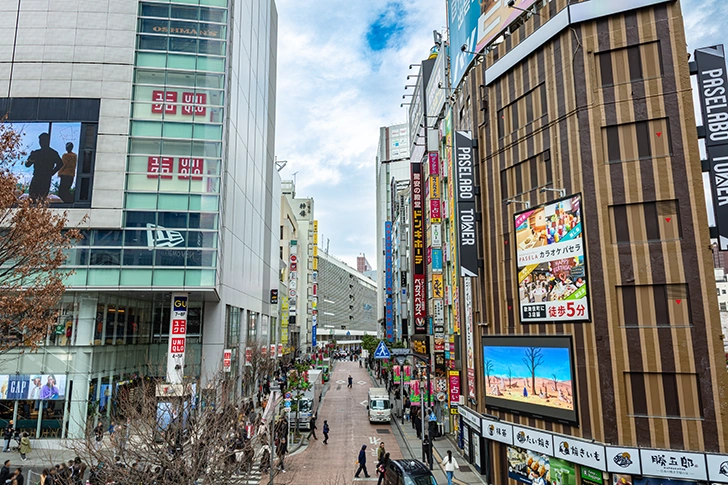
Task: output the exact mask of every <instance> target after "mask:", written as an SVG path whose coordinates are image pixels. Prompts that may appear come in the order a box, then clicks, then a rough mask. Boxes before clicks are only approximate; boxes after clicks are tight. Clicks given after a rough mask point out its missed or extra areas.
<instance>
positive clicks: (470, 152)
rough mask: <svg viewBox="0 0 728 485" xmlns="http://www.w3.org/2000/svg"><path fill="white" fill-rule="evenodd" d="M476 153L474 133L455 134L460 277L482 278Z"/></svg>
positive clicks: (460, 132) (462, 132)
mask: <svg viewBox="0 0 728 485" xmlns="http://www.w3.org/2000/svg"><path fill="white" fill-rule="evenodd" d="M474 162H475V150H474V149H473V135H472V133H471V132H470V131H456V132H455V167H454V169H455V180H456V184H457V187H456V188H457V205H458V207H457V212H458V213H457V221H458V222H457V230H458V242H459V245H458V249H459V251H458V253H459V254H460V276H463V277H466V278H468V277H476V276H478V247H477V245H476V241H477V237H476V234H475V163H474Z"/></svg>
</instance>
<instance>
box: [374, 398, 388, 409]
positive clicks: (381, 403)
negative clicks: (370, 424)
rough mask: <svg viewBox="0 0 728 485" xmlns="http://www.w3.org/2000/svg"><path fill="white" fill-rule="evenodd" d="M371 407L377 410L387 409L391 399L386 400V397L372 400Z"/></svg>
mask: <svg viewBox="0 0 728 485" xmlns="http://www.w3.org/2000/svg"><path fill="white" fill-rule="evenodd" d="M370 407H371V408H372V409H373V410H375V411H384V410H385V409H389V401H385V400H384V399H377V400H372V401H371V403H370Z"/></svg>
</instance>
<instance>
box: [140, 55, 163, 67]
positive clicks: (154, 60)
mask: <svg viewBox="0 0 728 485" xmlns="http://www.w3.org/2000/svg"><path fill="white" fill-rule="evenodd" d="M136 65H137V66H140V67H165V66H166V65H167V56H166V55H164V54H155V53H152V52H137V55H136Z"/></svg>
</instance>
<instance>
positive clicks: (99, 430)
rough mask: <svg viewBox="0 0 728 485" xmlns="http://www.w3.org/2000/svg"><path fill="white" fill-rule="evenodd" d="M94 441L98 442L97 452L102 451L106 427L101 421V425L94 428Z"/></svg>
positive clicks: (96, 445)
mask: <svg viewBox="0 0 728 485" xmlns="http://www.w3.org/2000/svg"><path fill="white" fill-rule="evenodd" d="M94 437H95V438H94V439H95V440H96V444H95V448H96V451H98V450H100V449H101V442H102V440H103V439H104V425H103V424H102V423H101V422H100V421H99V424H98V425H97V426H96V427H95V428H94Z"/></svg>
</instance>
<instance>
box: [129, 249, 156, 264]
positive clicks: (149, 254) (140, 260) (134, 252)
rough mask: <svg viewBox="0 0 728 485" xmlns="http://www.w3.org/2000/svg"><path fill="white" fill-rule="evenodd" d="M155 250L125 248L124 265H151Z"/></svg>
mask: <svg viewBox="0 0 728 485" xmlns="http://www.w3.org/2000/svg"><path fill="white" fill-rule="evenodd" d="M153 263H154V251H150V250H149V249H124V266H151V265H152V264H153Z"/></svg>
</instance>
